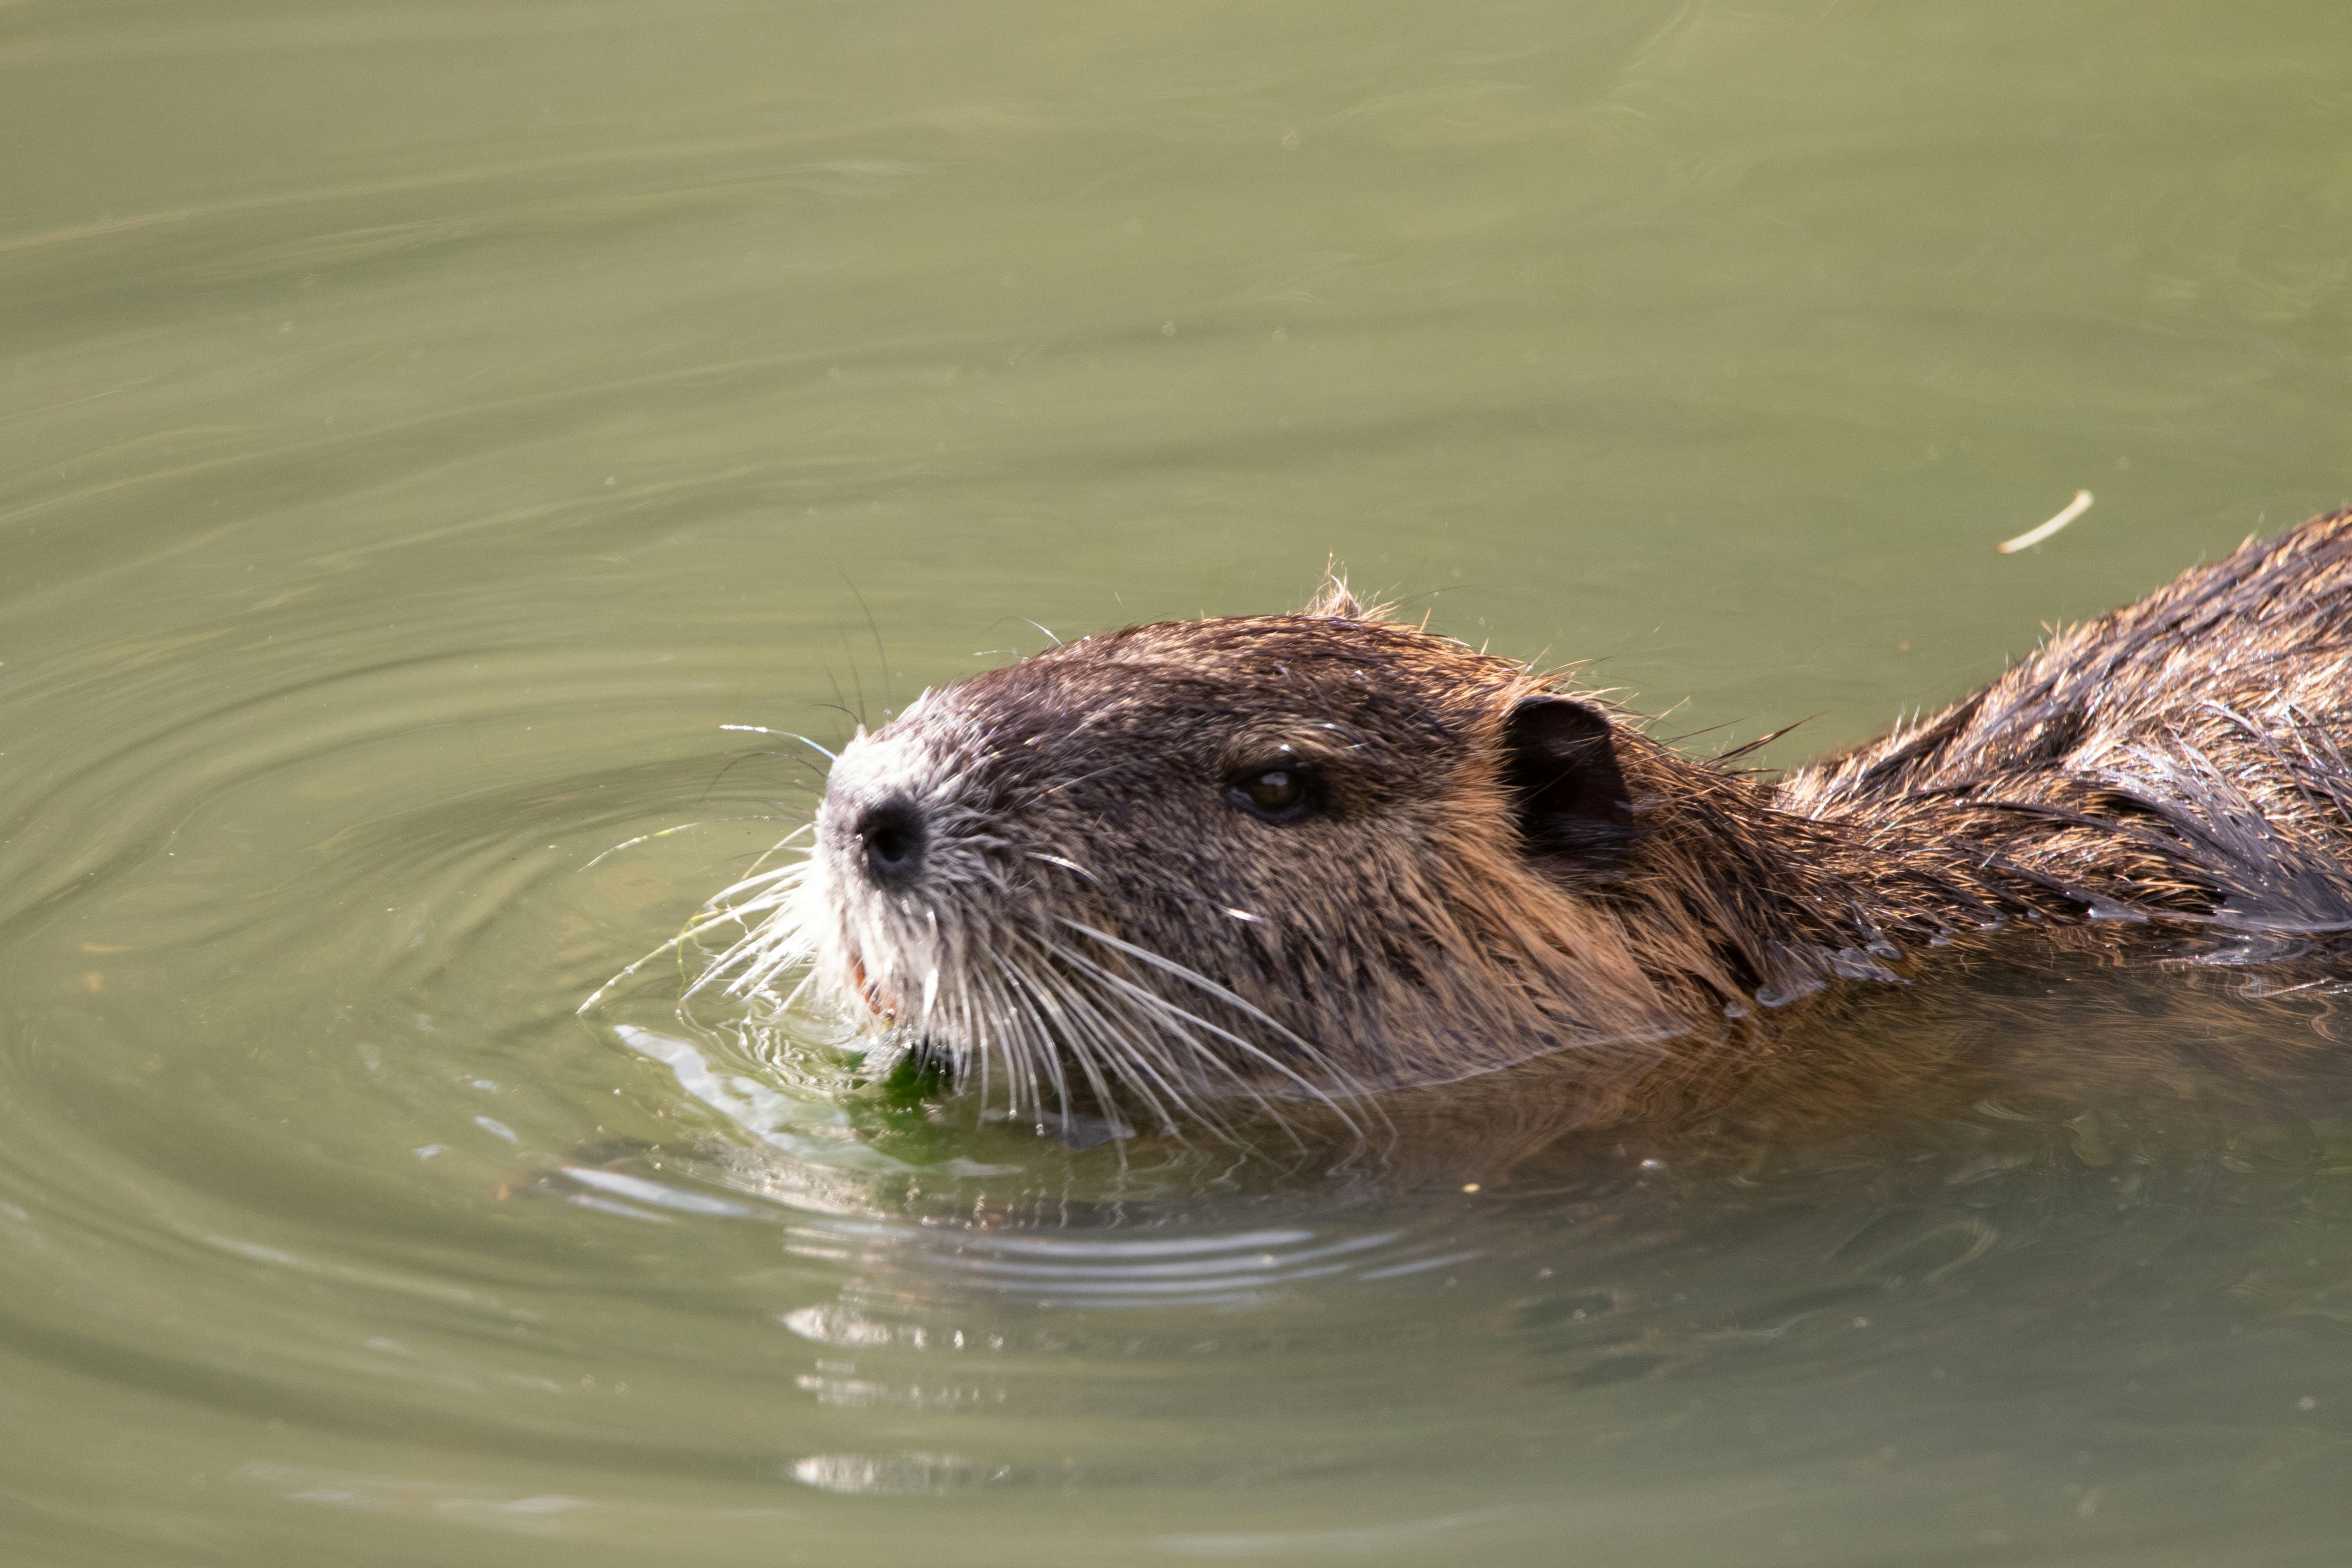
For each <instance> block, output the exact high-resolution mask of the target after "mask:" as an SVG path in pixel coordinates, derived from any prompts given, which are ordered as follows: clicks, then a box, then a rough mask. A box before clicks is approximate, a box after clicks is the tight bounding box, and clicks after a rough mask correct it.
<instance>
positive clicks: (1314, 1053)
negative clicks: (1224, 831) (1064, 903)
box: [1057, 916, 1364, 1110]
mask: <svg viewBox="0 0 2352 1568" xmlns="http://www.w3.org/2000/svg"><path fill="white" fill-rule="evenodd" d="M1057 918H1058V919H1059V920H1060V921H1061V923H1062V924H1063V925H1066V926H1067V927H1069V929H1070V930H1072V931H1076V932H1078V933H1079V934H1080V935H1082V936H1089V937H1092V938H1094V940H1095V941H1097V942H1102V943H1104V944H1105V945H1106V946H1108V947H1113V948H1116V949H1118V951H1119V952H1124V953H1126V954H1127V955H1128V956H1129V957H1130V958H1136V959H1139V960H1141V961H1142V962H1143V963H1148V964H1150V965H1151V966H1152V967H1153V968H1154V969H1157V970H1159V971H1160V973H1164V974H1168V975H1171V976H1172V977H1173V978H1175V979H1178V980H1181V981H1183V982H1184V983H1185V984H1188V985H1192V986H1195V987H1197V988H1199V989H1200V990H1202V991H1205V992H1207V993H1208V994H1210V995H1212V996H1214V997H1215V998H1216V999H1217V1000H1218V1001H1220V1002H1223V1003H1224V1004H1225V1005H1227V1006H1230V1007H1234V1008H1235V1009H1237V1010H1239V1011H1240V1012H1241V1013H1243V1014H1244V1016H1248V1017H1250V1018H1253V1019H1255V1020H1256V1021H1257V1022H1259V1023H1261V1024H1264V1025H1265V1026H1266V1027H1267V1028H1269V1029H1272V1030H1274V1031H1275V1032H1276V1034H1278V1035H1280V1036H1281V1037H1283V1038H1284V1039H1285V1040H1286V1041H1288V1042H1289V1043H1290V1044H1291V1045H1293V1046H1295V1047H1297V1048H1298V1050H1299V1051H1300V1052H1301V1053H1302V1054H1303V1055H1305V1056H1306V1057H1307V1058H1308V1059H1309V1060H1311V1061H1313V1062H1315V1063H1316V1064H1317V1065H1318V1066H1319V1067H1321V1068H1325V1069H1326V1070H1328V1071H1329V1072H1330V1073H1332V1074H1333V1076H1334V1077H1336V1078H1337V1079H1339V1083H1340V1085H1341V1087H1343V1088H1345V1089H1348V1090H1349V1092H1350V1093H1351V1094H1355V1095H1359V1096H1360V1095H1361V1094H1362V1093H1363V1092H1364V1090H1363V1087H1362V1086H1361V1085H1360V1084H1358V1083H1357V1082H1356V1081H1355V1080H1354V1079H1351V1078H1349V1076H1348V1075H1347V1073H1345V1072H1344V1071H1342V1070H1341V1069H1339V1068H1336V1067H1334V1066H1333V1065H1332V1063H1331V1061H1330V1059H1329V1058H1328V1055H1327V1054H1326V1053H1325V1052H1324V1050H1323V1047H1320V1046H1318V1045H1317V1044H1316V1043H1315V1042H1314V1041H1312V1040H1309V1039H1307V1038H1306V1037H1304V1036H1301V1035H1300V1034H1298V1033H1297V1031H1296V1030H1294V1029H1292V1028H1290V1027H1289V1026H1287V1025H1286V1024H1284V1023H1283V1022H1282V1021H1281V1020H1280V1019H1278V1018H1276V1017H1275V1016H1273V1015H1271V1014H1269V1013H1267V1012H1266V1011H1265V1009H1264V1008H1262V1007H1259V1006H1256V1005H1254V1004H1252V1003H1250V1002H1249V1001H1247V1000H1245V999H1244V998H1243V997H1241V996H1238V995H1236V994H1234V992H1233V991H1231V990H1230V989H1228V988H1227V987H1225V986H1223V985H1220V984H1217V983H1216V982H1215V981H1213V980H1212V979H1210V978H1209V977H1208V976H1207V975H1205V974H1202V973H1201V972H1200V971H1198V970H1195V969H1188V968H1186V967H1185V966H1184V965H1182V964H1181V963H1177V962H1175V961H1174V960H1173V959H1170V958H1163V957H1161V956H1160V954H1159V953H1156V952H1151V951H1150V949H1149V948H1142V947H1138V946H1136V945H1135V944H1134V943H1133V942H1122V941H1120V940H1119V939H1118V937H1115V936H1113V935H1111V934H1110V933H1109V932H1108V931H1097V930H1096V929H1095V928H1094V927H1092V926H1090V925H1087V924H1085V923H1083V922H1081V921H1074V920H1071V919H1069V918H1067V917H1066V916H1062V917H1057ZM1268 1059H1269V1060H1271V1059H1272V1058H1268ZM1302 1081H1303V1080H1302ZM1318 1094H1320V1091H1318ZM1320 1097H1321V1098H1323V1099H1325V1100H1329V1099H1330V1097H1329V1096H1328V1094H1323V1095H1321V1096H1320ZM1332 1109H1334V1110H1338V1109H1339V1106H1338V1103H1337V1102H1336V1101H1333V1103H1332Z"/></svg>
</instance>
